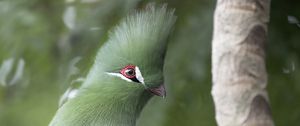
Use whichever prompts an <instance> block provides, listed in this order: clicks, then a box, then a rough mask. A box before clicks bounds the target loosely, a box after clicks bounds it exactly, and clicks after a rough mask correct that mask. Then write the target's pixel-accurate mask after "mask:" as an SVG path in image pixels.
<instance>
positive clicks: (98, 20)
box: [0, 0, 300, 126]
mask: <svg viewBox="0 0 300 126" xmlns="http://www.w3.org/2000/svg"><path fill="white" fill-rule="evenodd" d="M149 2H156V3H167V4H168V6H169V7H170V8H176V12H175V13H176V15H177V16H178V20H177V22H176V26H175V29H174V32H173V33H172V35H171V37H170V39H169V41H170V43H169V46H168V52H167V56H166V64H165V77H166V80H165V82H166V88H167V98H165V99H162V98H158V97H154V98H152V99H151V101H150V102H149V104H147V106H146V107H145V109H144V110H143V113H142V115H141V117H140V119H139V120H138V125H139V126H215V125H216V123H215V119H214V105H213V101H212V97H211V94H210V90H211V85H212V83H211V38H212V28H213V26H212V22H213V10H214V8H215V3H216V1H212V0H156V1H155V0H145V1H140V0H66V1H62V0H2V1H0V65H1V66H2V67H1V66H0V68H2V75H3V71H4V69H6V68H12V69H10V70H7V71H8V72H6V73H8V74H7V75H6V76H2V77H0V126H46V125H47V124H48V123H49V121H50V120H51V118H52V116H53V115H54V114H55V111H56V109H57V108H58V100H59V97H60V95H62V94H63V92H64V91H65V90H66V88H67V87H68V86H69V84H70V83H71V81H72V80H74V79H77V78H80V77H85V75H86V74H87V72H88V71H89V67H90V66H91V65H92V63H93V60H94V57H95V54H96V51H97V49H98V48H99V47H101V45H102V44H103V42H105V40H106V39H107V32H108V31H109V29H111V28H112V27H113V26H114V25H115V24H116V23H118V22H119V20H120V19H121V18H122V17H124V16H125V15H126V14H128V13H130V12H132V11H133V10H134V9H135V8H142V7H143V6H145V4H147V3H149ZM299 5H300V4H299V3H298V4H297V1H296V0H287V1H283V0H281V1H275V0H273V1H272V3H271V19H270V25H269V36H268V43H267V52H266V54H267V70H268V73H269V84H268V91H269V96H270V102H271V109H272V114H273V118H274V120H275V123H276V125H277V126H297V125H299V124H300V71H299V70H300V68H299V67H300V65H299V63H300V60H299V58H300V57H299V56H300V53H299V52H300V27H299V26H297V24H295V22H296V21H295V20H294V23H293V21H292V19H291V18H292V17H295V18H299V19H300V8H299ZM72 16H73V17H72ZM288 17H290V21H289V20H288ZM63 19H66V20H65V21H64V20H63ZM68 24H69V25H70V24H71V25H72V26H73V27H72V28H71V29H70V28H68V27H67V26H68ZM298 25H299V24H298ZM112 53H113V52H112ZM9 61H10V62H9ZM22 61H24V63H25V66H24V67H19V68H20V69H22V68H23V72H16V71H18V63H19V64H20V63H21V62H22ZM4 62H6V63H7V64H8V65H11V67H6V66H4V65H3V64H4ZM3 66H4V67H3ZM18 73H19V74H20V73H21V75H20V76H16V74H18ZM0 75H1V71H0ZM14 78H15V79H14ZM12 80H17V81H12Z"/></svg>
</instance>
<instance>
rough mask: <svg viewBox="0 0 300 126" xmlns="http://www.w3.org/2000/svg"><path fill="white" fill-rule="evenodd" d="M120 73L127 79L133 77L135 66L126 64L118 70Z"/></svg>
mask: <svg viewBox="0 0 300 126" xmlns="http://www.w3.org/2000/svg"><path fill="white" fill-rule="evenodd" d="M120 73H121V74H122V75H123V76H125V77H126V78H129V79H132V78H135V66H134V65H127V66H125V67H124V68H123V69H122V70H120Z"/></svg>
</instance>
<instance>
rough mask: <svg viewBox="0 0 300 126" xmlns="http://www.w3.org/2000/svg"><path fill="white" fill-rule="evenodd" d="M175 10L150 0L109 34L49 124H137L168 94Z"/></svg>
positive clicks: (52, 125) (121, 125)
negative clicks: (153, 101) (166, 66)
mask: <svg viewBox="0 0 300 126" xmlns="http://www.w3.org/2000/svg"><path fill="white" fill-rule="evenodd" d="M173 13H174V10H167V9H166V6H165V5H164V6H159V7H156V6H155V5H153V4H151V5H149V6H147V7H146V9H145V10H143V11H140V12H135V13H134V14H131V15H129V16H128V17H127V18H125V19H124V20H122V21H121V23H120V24H119V25H118V26H117V27H115V28H114V29H113V30H112V31H111V32H110V34H109V38H108V41H107V42H106V43H105V44H104V45H103V46H102V47H101V49H100V50H99V51H98V54H97V56H96V60H95V63H94V65H93V66H92V68H91V69H90V72H89V74H88V75H87V77H86V79H85V81H84V82H83V84H82V86H81V87H80V88H79V89H78V91H77V94H76V96H75V97H74V98H72V99H69V100H68V101H66V102H65V103H64V104H63V105H62V106H61V107H60V108H59V110H58V111H57V113H56V115H55V116H54V118H53V120H52V121H51V123H50V124H49V126H134V125H135V123H136V119H137V117H138V116H139V114H140V112H141V110H142V108H143V106H144V105H145V104H146V103H147V101H148V100H149V99H150V98H151V97H152V96H153V95H158V96H164V95H165V91H164V86H163V63H164V55H165V51H166V45H167V42H166V39H167V37H168V34H169V32H170V30H171V27H172V25H173V24H174V22H175V20H176V17H175V16H174V15H173Z"/></svg>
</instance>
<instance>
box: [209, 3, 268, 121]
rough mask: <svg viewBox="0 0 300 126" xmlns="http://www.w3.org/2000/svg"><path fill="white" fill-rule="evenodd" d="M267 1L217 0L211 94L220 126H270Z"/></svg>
mask: <svg viewBox="0 0 300 126" xmlns="http://www.w3.org/2000/svg"><path fill="white" fill-rule="evenodd" d="M269 6H270V0H218V2H217V6H216V10H215V15H214V34H213V45H212V74H213V87H212V95H213V99H214V103H215V107H216V109H215V111H216V120H217V123H218V125H219V126H273V125H274V123H273V120H272V117H271V112H270V107H269V101H268V95H267V92H266V86H267V73H266V68H265V43H266V37H267V23H268V21H269Z"/></svg>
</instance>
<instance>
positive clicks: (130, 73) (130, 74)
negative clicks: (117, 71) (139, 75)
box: [125, 68, 135, 76]
mask: <svg viewBox="0 0 300 126" xmlns="http://www.w3.org/2000/svg"><path fill="white" fill-rule="evenodd" d="M125 74H126V75H127V76H135V71H134V69H132V68H128V69H126V70H125Z"/></svg>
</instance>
